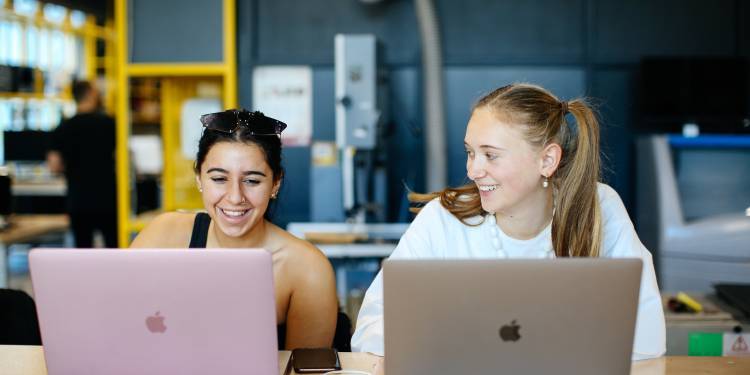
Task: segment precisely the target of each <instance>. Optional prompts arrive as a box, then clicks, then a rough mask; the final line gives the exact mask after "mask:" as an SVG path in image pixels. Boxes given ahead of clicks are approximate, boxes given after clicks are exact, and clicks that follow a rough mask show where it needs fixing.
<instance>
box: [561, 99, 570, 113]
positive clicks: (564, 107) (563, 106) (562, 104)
mask: <svg viewBox="0 0 750 375" xmlns="http://www.w3.org/2000/svg"><path fill="white" fill-rule="evenodd" d="M560 108H562V111H563V114H566V113H568V102H566V101H564V100H563V101H561V102H560Z"/></svg>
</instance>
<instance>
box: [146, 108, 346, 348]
mask: <svg viewBox="0 0 750 375" xmlns="http://www.w3.org/2000/svg"><path fill="white" fill-rule="evenodd" d="M201 122H202V123H203V126H204V127H205V129H204V131H203V134H202V136H201V139H200V142H199V146H198V154H197V156H196V162H195V173H196V183H197V186H198V190H200V192H201V196H202V198H203V205H204V208H205V210H206V212H205V213H204V212H200V213H197V214H195V213H181V212H169V213H164V214H162V215H159V216H158V217H157V218H156V219H154V220H153V221H152V222H151V223H150V224H149V225H148V226H147V227H146V228H145V229H144V230H143V231H141V232H140V233H139V234H138V237H136V238H135V240H134V241H133V244H132V245H131V246H132V247H135V248H263V249H266V250H267V251H269V252H270V253H271V254H272V257H273V274H274V287H275V289H276V314H277V316H276V319H277V322H278V324H279V327H278V328H279V329H278V333H279V348H280V349H294V348H304V347H329V346H331V344H332V340H333V337H334V331H335V329H336V319H337V308H338V302H337V300H336V285H335V279H334V275H333V269H332V267H331V264H330V262H329V261H328V259H327V258H326V257H325V255H324V254H323V253H322V252H321V251H320V250H318V249H317V248H316V247H315V246H313V245H312V244H310V243H309V242H307V241H304V240H301V239H299V238H296V237H294V236H293V235H291V234H289V233H288V232H286V231H285V230H283V229H281V228H279V227H278V226H276V225H274V224H273V223H272V222H271V221H270V220H269V216H270V215H269V210H268V208H269V204H271V202H272V201H273V200H275V199H276V198H277V196H278V193H279V189H280V188H281V182H282V180H283V177H284V171H283V168H282V166H281V139H280V136H281V132H282V131H283V130H284V128H285V127H286V124H284V123H282V122H280V121H277V120H274V119H272V118H270V117H266V116H264V115H263V114H262V113H260V112H248V111H246V110H228V111H224V112H218V113H213V114H208V115H204V116H202V117H201ZM217 292H220V291H217ZM196 302H199V301H196Z"/></svg>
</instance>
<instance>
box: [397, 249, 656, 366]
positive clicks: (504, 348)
mask: <svg viewBox="0 0 750 375" xmlns="http://www.w3.org/2000/svg"><path fill="white" fill-rule="evenodd" d="M642 267H643V265H642V262H641V260H640V259H601V258H597V259H591V258H586V259H545V260H541V259H533V260H528V259H527V260H522V259H509V260H498V259H483V260H458V259H450V260H424V259H420V260H402V259H390V260H386V262H385V265H384V270H383V287H384V289H383V290H384V302H383V305H384V309H385V313H384V323H385V332H384V337H385V358H386V361H385V373H386V374H388V375H398V374H409V375H420V374H575V375H584V374H585V375H602V374H607V375H626V374H629V373H630V363H631V354H632V350H633V336H634V333H635V319H636V312H637V309H638V292H639V289H640V279H641V268H642Z"/></svg>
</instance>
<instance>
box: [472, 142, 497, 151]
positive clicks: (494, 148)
mask: <svg viewBox="0 0 750 375" xmlns="http://www.w3.org/2000/svg"><path fill="white" fill-rule="evenodd" d="M464 147H470V146H469V144H468V143H466V142H464ZM479 148H491V149H493V150H498V151H504V150H505V149H504V148H502V147H497V146H492V145H480V146H479Z"/></svg>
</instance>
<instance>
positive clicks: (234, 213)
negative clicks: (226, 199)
mask: <svg viewBox="0 0 750 375" xmlns="http://www.w3.org/2000/svg"><path fill="white" fill-rule="evenodd" d="M221 212H223V213H224V214H225V215H227V216H233V217H238V216H242V215H244V214H245V213H246V212H247V210H245V211H229V210H224V209H222V210H221Z"/></svg>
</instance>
